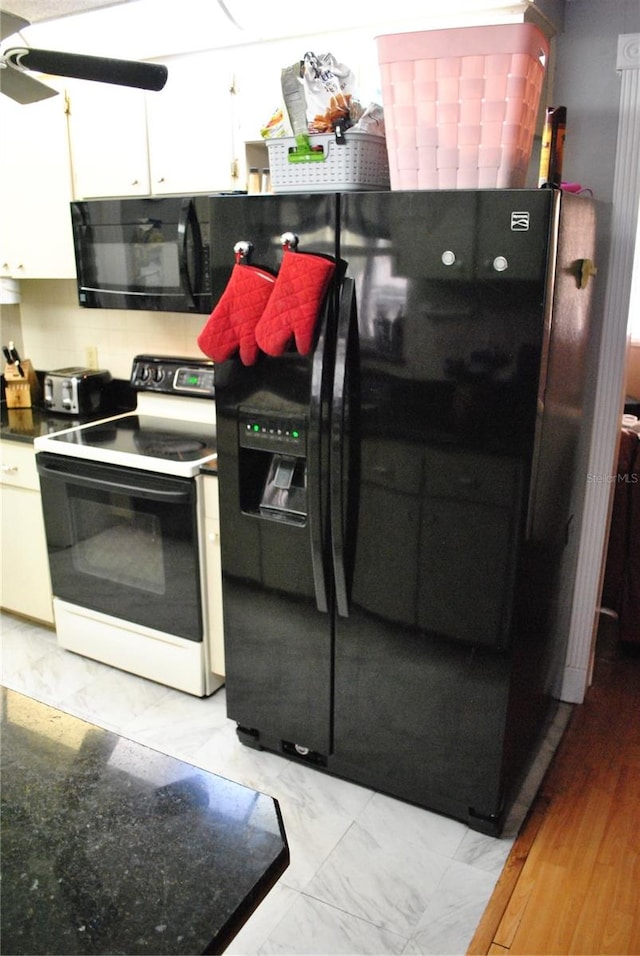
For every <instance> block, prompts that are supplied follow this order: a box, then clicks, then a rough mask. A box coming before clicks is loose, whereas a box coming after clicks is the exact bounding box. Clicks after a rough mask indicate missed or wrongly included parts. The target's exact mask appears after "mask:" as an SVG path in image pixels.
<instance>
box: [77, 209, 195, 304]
mask: <svg viewBox="0 0 640 956" xmlns="http://www.w3.org/2000/svg"><path fill="white" fill-rule="evenodd" d="M209 208H210V202H209V199H208V198H207V196H163V197H157V198H155V197H153V198H144V199H140V198H135V197H130V198H124V199H91V200H86V201H83V202H72V203H71V221H72V224H73V243H74V249H75V256H76V269H77V275H78V300H79V302H80V305H82V306H84V307H85V308H88V309H136V310H140V309H149V310H151V311H159V312H201V313H208V312H210V311H211V309H212V301H211V267H210V252H209V250H210V241H211V237H210V225H209Z"/></svg>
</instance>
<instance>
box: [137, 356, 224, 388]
mask: <svg viewBox="0 0 640 956" xmlns="http://www.w3.org/2000/svg"><path fill="white" fill-rule="evenodd" d="M130 384H131V387H132V388H134V389H136V391H139V392H141V391H143V392H162V393H164V394H168V395H187V396H191V397H193V398H214V397H215V393H216V388H215V373H214V369H213V362H210V361H208V360H207V359H192V358H174V357H169V356H154V355H136V357H135V358H134V360H133V365H132V367H131V379H130Z"/></svg>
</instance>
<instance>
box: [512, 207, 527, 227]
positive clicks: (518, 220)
mask: <svg viewBox="0 0 640 956" xmlns="http://www.w3.org/2000/svg"><path fill="white" fill-rule="evenodd" d="M528 229H529V213H528V212H512V213H511V231H512V232H527V230H528Z"/></svg>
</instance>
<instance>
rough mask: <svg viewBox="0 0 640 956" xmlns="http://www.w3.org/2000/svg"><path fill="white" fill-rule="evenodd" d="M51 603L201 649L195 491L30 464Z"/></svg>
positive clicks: (48, 461)
mask: <svg viewBox="0 0 640 956" xmlns="http://www.w3.org/2000/svg"><path fill="white" fill-rule="evenodd" d="M36 461H37V465H38V474H39V476H40V486H41V489H42V504H43V511H44V523H45V530H46V537H47V548H48V552H49V565H50V568H51V583H52V588H53V594H54V596H55V597H57V598H61V599H63V600H65V601H68V602H70V603H71V604H75V605H78V606H80V607H84V608H90V609H92V610H94V611H101V612H102V613H104V614H108V615H110V616H111V617H114V618H119V619H121V620H124V621H127V622H130V623H132V624H141V625H145V626H147V627H151V628H155V629H158V630H162V631H165V632H166V633H169V634H173V635H175V636H176V637H183V638H186V639H188V640H191V641H202V633H203V628H202V610H201V601H200V569H199V562H198V537H197V515H196V482H195V481H193V480H192V479H189V478H176V477H172V476H167V475H158V474H155V473H154V472H148V471H139V470H137V469H134V468H123V467H120V466H116V465H107V464H100V463H96V462H91V461H85V460H83V459H78V458H72V457H65V456H62V455H52V454H49V453H44V452H42V453H39V454H38V455H37V456H36Z"/></svg>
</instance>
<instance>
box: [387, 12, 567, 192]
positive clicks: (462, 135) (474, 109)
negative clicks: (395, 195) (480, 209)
mask: <svg viewBox="0 0 640 956" xmlns="http://www.w3.org/2000/svg"><path fill="white" fill-rule="evenodd" d="M377 44H378V60H379V63H380V72H381V77H382V102H383V106H384V113H385V128H386V137H387V151H388V154H389V174H390V180H391V188H392V189H467V188H469V189H471V188H496V187H506V188H522V187H523V186H524V185H525V180H526V176H527V171H528V166H529V161H530V159H531V150H532V145H533V134H534V131H535V126H536V120H537V116H538V107H539V103H540V93H541V90H542V84H543V80H544V73H545V67H546V63H547V61H548V56H549V43H548V41H547V38H546V37H545V35H544V34H543V33H542V32H541V31H540V30H539V29H538V27H536V26H535V25H534V24H532V23H509V24H499V25H496V26H479V27H462V28H455V29H451V30H428V31H424V32H418V33H398V34H391V35H387V36H380V37H378V38H377Z"/></svg>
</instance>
